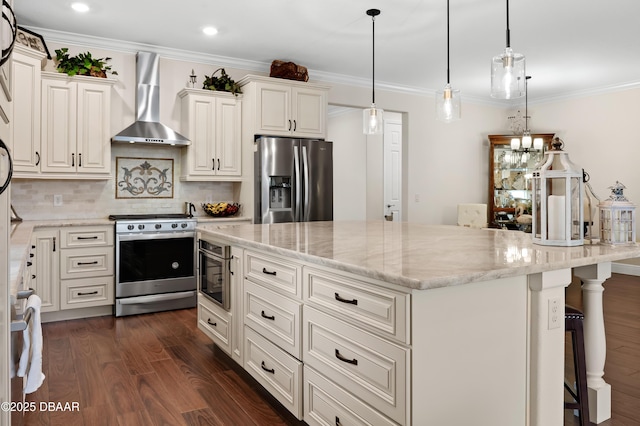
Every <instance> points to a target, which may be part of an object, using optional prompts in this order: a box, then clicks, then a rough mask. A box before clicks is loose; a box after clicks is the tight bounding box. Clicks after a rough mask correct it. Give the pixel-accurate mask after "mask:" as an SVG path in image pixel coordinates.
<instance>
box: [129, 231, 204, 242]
mask: <svg viewBox="0 0 640 426" xmlns="http://www.w3.org/2000/svg"><path fill="white" fill-rule="evenodd" d="M116 238H117V239H118V240H119V241H139V240H170V239H173V238H195V232H165V233H158V234H116Z"/></svg>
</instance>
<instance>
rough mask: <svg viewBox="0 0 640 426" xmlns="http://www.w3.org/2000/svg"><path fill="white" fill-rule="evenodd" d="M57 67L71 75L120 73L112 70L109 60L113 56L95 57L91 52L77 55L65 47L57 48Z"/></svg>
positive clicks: (97, 75) (102, 75) (96, 75)
mask: <svg viewBox="0 0 640 426" xmlns="http://www.w3.org/2000/svg"><path fill="white" fill-rule="evenodd" d="M55 52H56V62H57V65H56V68H57V70H58V72H63V73H66V74H67V75H69V76H74V75H85V76H92V77H101V78H106V77H107V73H111V74H112V75H118V73H117V72H116V71H112V70H111V66H110V65H107V62H108V61H110V60H111V58H109V57H107V58H94V57H93V56H91V52H86V53H80V54H78V55H77V56H71V55H69V53H68V52H69V49H68V48H66V47H63V48H62V49H56V51H55Z"/></svg>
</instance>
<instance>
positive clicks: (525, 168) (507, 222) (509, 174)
mask: <svg viewBox="0 0 640 426" xmlns="http://www.w3.org/2000/svg"><path fill="white" fill-rule="evenodd" d="M553 136H554V134H553V133H540V134H532V135H531V137H532V138H534V139H535V138H542V140H543V149H542V150H535V149H528V150H524V149H519V150H512V149H511V139H512V138H514V137H516V136H513V135H489V143H490V147H489V196H488V210H489V211H488V214H489V217H488V220H489V226H490V227H493V228H504V229H523V230H526V228H527V223H525V222H526V221H523V222H522V223H519V222H518V220H517V216H518V215H520V214H529V215H530V214H531V197H532V193H531V178H532V174H533V170H534V169H535V166H536V164H538V163H539V162H540V160H542V158H543V156H544V152H545V151H546V150H547V149H549V148H550V146H551V140H552V139H553Z"/></svg>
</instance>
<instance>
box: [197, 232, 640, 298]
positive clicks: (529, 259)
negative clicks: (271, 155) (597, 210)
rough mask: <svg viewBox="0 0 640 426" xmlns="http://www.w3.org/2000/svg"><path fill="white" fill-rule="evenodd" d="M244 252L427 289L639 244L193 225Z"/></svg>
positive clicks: (620, 253) (617, 253)
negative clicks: (542, 242)
mask: <svg viewBox="0 0 640 426" xmlns="http://www.w3.org/2000/svg"><path fill="white" fill-rule="evenodd" d="M197 230H198V231H201V232H204V233H208V234H210V235H211V236H215V237H218V239H223V240H226V241H228V242H229V243H230V244H237V245H241V246H243V247H247V248H253V249H259V250H263V251H266V252H272V253H275V254H279V255H283V256H287V257H293V258H296V259H300V260H303V261H306V262H310V263H315V264H318V265H324V266H327V267H330V268H334V269H338V270H342V271H347V272H351V273H355V274H358V275H361V276H364V277H369V278H375V279H379V280H382V281H386V282H389V283H393V284H397V285H401V286H405V287H409V288H412V289H420V290H426V289H432V288H439V287H447V286H453V285H459V284H466V283H471V282H477V281H485V280H491V279H498V278H504V277H512V276H519V275H528V274H533V273H540V272H545V271H552V270H557V269H566V268H574V267H579V266H586V265H592V264H596V263H601V262H612V261H616V260H622V259H629V258H633V257H640V245H638V244H633V245H625V246H610V245H600V244H596V245H584V246H579V247H550V246H542V245H536V244H533V243H532V239H531V234H525V233H523V232H518V231H502V230H493V229H472V228H465V227H459V226H446V225H423V224H416V223H407V222H387V221H370V222H365V221H344V222H306V223H281V224H273V225H214V224H205V223H203V224H199V225H198V227H197Z"/></svg>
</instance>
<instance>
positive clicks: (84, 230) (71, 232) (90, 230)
mask: <svg viewBox="0 0 640 426" xmlns="http://www.w3.org/2000/svg"><path fill="white" fill-rule="evenodd" d="M113 234H114V231H113V227H111V226H98V227H89V226H77V227H76V226H72V227H69V228H62V229H61V231H60V246H61V248H63V249H64V248H73V247H102V246H112V245H113Z"/></svg>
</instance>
